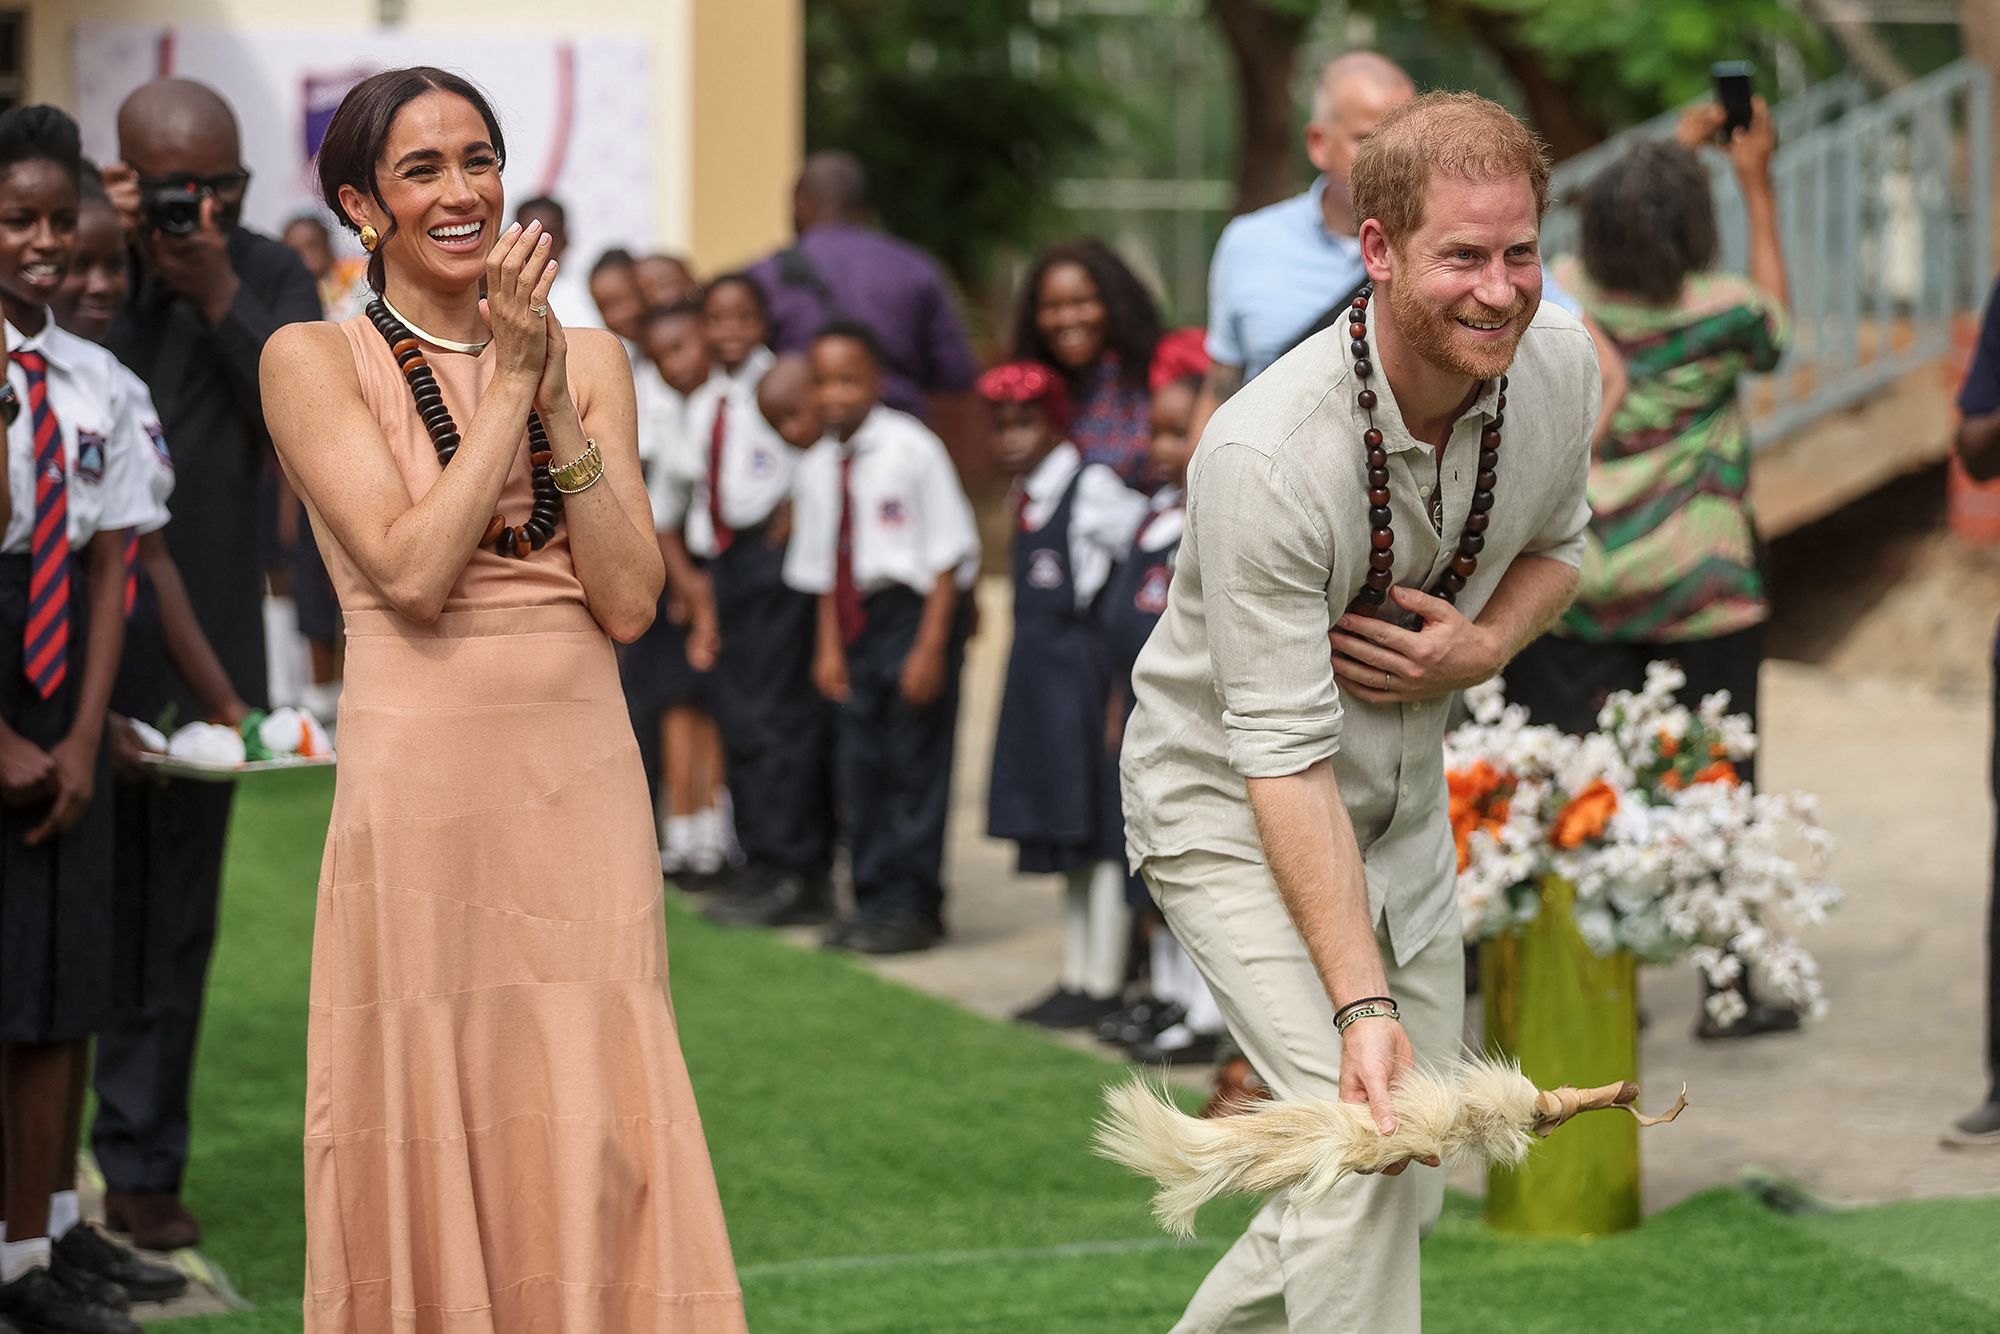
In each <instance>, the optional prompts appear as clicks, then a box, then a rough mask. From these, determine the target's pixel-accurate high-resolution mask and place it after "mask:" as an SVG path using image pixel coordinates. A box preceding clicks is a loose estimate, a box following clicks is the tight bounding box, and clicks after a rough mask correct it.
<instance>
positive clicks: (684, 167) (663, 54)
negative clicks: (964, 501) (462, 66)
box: [21, 0, 805, 272]
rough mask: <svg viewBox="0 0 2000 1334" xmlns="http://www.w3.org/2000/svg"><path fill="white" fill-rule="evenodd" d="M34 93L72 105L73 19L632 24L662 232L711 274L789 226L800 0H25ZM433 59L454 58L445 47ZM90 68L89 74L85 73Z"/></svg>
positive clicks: (356, 27)
mask: <svg viewBox="0 0 2000 1334" xmlns="http://www.w3.org/2000/svg"><path fill="white" fill-rule="evenodd" d="M21 8H22V9H24V10H25V12H26V13H27V16H28V34H27V39H28V46H27V56H28V79H27V95H28V97H29V99H30V100H33V101H46V102H53V103H56V104H57V105H67V106H74V105H76V99H75V96H74V95H75V92H76V89H75V88H74V86H73V84H72V70H71V45H70V44H71V34H72V32H73V30H74V27H75V25H76V24H78V23H155V24H159V25H161V26H181V27H208V28H215V27H229V28H278V29H293V30H299V29H305V30H312V29H339V30H347V31H361V32H365V31H369V30H372V29H376V28H379V27H381V26H382V23H381V20H382V18H383V17H384V11H385V10H386V11H388V12H389V14H390V15H391V16H393V17H394V18H395V22H396V25H397V26H398V27H401V28H403V29H406V30H408V31H412V32H437V33H439V34H440V35H448V34H449V33H451V32H454V31H459V32H496V31H507V30H523V29H526V30H540V31H555V30H564V31H568V32H571V33H575V34H577V35H585V34H589V33H594V32H605V33H631V34H637V35H640V36H642V37H643V38H644V39H645V40H647V41H648V42H649V43H650V46H651V54H652V61H653V68H654V71H655V77H656V78H657V79H658V80H659V86H658V87H657V88H656V89H655V90H654V92H655V97H654V107H655V111H654V123H653V124H652V126H651V127H649V128H650V134H651V138H652V143H653V151H654V153H655V154H656V161H657V163H658V172H657V178H656V181H657V183H656V187H655V188H656V191H657V198H656V200H655V214H656V216H657V217H658V218H659V219H660V224H659V226H660V234H659V235H658V236H657V237H655V238H653V240H654V241H655V242H656V243H657V244H659V245H661V246H663V247H666V248H669V249H672V250H676V251H681V252H683V253H690V254H691V255H692V256H693V258H694V261H695V264H696V266H697V267H698V268H700V269H701V270H703V271H704V272H714V271H716V270H718V269H720V268H723V267H727V266H731V265H735V264H738V263H741V262H743V261H745V260H747V259H750V258H753V257H755V256H756V255H758V254H761V253H763V252H765V251H767V250H769V249H770V248H771V247H773V246H774V245H777V244H779V243H780V242H782V241H783V240H785V239H786V238H787V237H789V235H790V234H791V204H790V198H791V184H792V179H793V177H794V176H795V174H796V173H797V170H798V164H799V159H800V154H801V152H802V150H803V143H804V132H805V125H804V121H805V115H804V85H803V77H804V75H803V70H804V32H803V29H804V14H803V0H581V3H573V4H571V5H568V6H550V5H548V4H546V3H540V2H538V0H478V3H472V2H471V0H22V2H21ZM438 63H440V64H450V63H451V62H450V53H449V50H448V49H446V50H441V51H440V52H439V55H438ZM81 77H82V78H86V79H87V78H88V77H89V72H88V71H84V72H82V75H81Z"/></svg>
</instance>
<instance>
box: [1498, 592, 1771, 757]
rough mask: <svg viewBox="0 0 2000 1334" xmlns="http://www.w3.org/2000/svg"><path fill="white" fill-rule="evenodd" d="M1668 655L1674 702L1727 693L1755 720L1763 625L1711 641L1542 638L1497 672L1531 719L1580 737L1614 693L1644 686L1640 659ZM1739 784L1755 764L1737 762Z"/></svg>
mask: <svg viewBox="0 0 2000 1334" xmlns="http://www.w3.org/2000/svg"><path fill="white" fill-rule="evenodd" d="M1660 659H1671V660H1672V661H1674V662H1677V663H1679V664H1680V668H1681V670H1682V671H1683V672H1685V673H1686V674H1687V684H1686V685H1685V686H1683V687H1681V692H1680V699H1681V702H1682V703H1684V704H1686V705H1687V706H1688V707H1689V708H1693V707H1694V706H1695V705H1697V704H1699V703H1701V699H1702V696H1704V695H1712V694H1714V693H1715V692H1716V691H1718V690H1727V691H1728V692H1729V697H1730V702H1729V711H1730V712H1731V713H1747V714H1749V715H1750V723H1751V726H1753V727H1754V726H1756V724H1757V672H1758V669H1759V668H1761V667H1762V666H1763V665H1764V627H1763V626H1762V625H1753V626H1751V627H1750V628H1749V629H1747V630H1738V631H1736V632H1735V633H1733V634H1727V635H1718V636H1716V637H1715V638H1714V639H1685V640H1677V641H1674V642H1671V643H1668V642H1660V643H1654V642H1650V641H1629V642H1612V643H1603V644H1592V643H1585V642H1583V641H1582V640H1577V639H1561V638H1558V637H1557V636H1555V635H1543V636H1542V637H1541V638H1540V639H1537V640H1536V641H1535V642H1534V643H1532V644H1530V645H1528V647H1527V648H1525V649H1523V650H1521V655H1520V656H1519V657H1517V658H1515V659H1514V661H1513V662H1511V663H1509V664H1508V665H1507V669H1506V670H1505V671H1504V672H1502V673H1501V675H1502V676H1503V677H1504V678H1505V679H1506V682H1507V698H1508V699H1509V700H1511V701H1512V702H1513V703H1516V704H1520V705H1523V706H1525V707H1526V708H1527V710H1528V715H1529V717H1530V718H1531V719H1532V720H1533V721H1535V722H1538V723H1549V724H1553V725H1554V726H1556V727H1559V728H1561V729H1562V730H1563V731H1565V732H1568V733H1570V734H1571V735H1572V736H1581V735H1583V734H1584V733H1586V732H1594V731H1596V730H1597V712H1598V710H1599V709H1602V708H1603V707H1604V701H1605V699H1606V698H1608V697H1609V696H1610V695H1611V694H1612V693H1613V692H1615V691H1619V690H1638V689H1639V688H1640V687H1642V686H1644V685H1645V684H1646V664H1647V663H1650V662H1654V661H1657V660H1660ZM1737 773H1738V774H1739V775H1740V776H1741V777H1742V779H1743V781H1744V782H1745V783H1751V782H1754V781H1755V777H1756V761H1755V760H1754V759H1750V760H1745V761H1743V762H1742V763H1741V764H1739V765H1738V766H1737Z"/></svg>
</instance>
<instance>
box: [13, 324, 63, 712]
mask: <svg viewBox="0 0 2000 1334" xmlns="http://www.w3.org/2000/svg"><path fill="white" fill-rule="evenodd" d="M14 360H15V361H16V362H18V363H19V364H20V367H21V369H22V370H24V371H26V372H27V375H28V412H29V414H30V420H31V421H32V422H33V423H34V428H35V527H34V532H33V535H32V537H31V539H30V541H31V545H30V547H29V550H28V628H27V631H26V634H25V641H24V649H23V653H22V656H21V661H22V662H23V663H24V664H25V665H26V668H27V673H28V681H29V684H31V685H33V686H34V687H35V690H36V691H37V693H39V694H40V695H41V697H42V698H43V699H52V698H54V696H55V693H56V691H58V690H60V689H62V684H63V681H64V679H65V678H67V677H68V675H69V478H68V475H67V473H66V471H65V469H64V467H63V443H62V431H61V430H60V429H59V428H58V427H57V425H56V414H55V412H54V411H53V410H52V409H51V408H50V407H49V381H48V370H49V363H48V359H47V358H45V357H43V356H42V354H41V353H39V352H28V351H24V352H16V353H14Z"/></svg>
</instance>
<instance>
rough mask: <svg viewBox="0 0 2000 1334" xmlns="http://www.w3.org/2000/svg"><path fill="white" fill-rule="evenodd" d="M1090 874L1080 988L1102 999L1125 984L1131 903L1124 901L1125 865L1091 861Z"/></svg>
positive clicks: (1130, 925) (1113, 994) (1122, 987)
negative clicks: (1086, 944)
mask: <svg viewBox="0 0 2000 1334" xmlns="http://www.w3.org/2000/svg"><path fill="white" fill-rule="evenodd" d="M1087 874H1088V875H1089V877H1090V882H1089V883H1090V889H1089V894H1090V936H1089V953H1088V954H1087V956H1086V962H1085V965H1084V967H1085V972H1084V977H1083V989H1084V991H1085V992H1086V993H1088V994H1089V995H1091V996H1094V997H1096V998H1097V999H1099V1000H1104V999H1106V998H1108V997H1113V996H1116V995H1117V994H1118V993H1119V992H1120V991H1122V990H1123V989H1124V987H1125V951H1126V948H1127V945H1128V944H1129V942H1130V940H1131V935H1132V905H1131V904H1129V903H1127V902H1126V901H1125V868H1124V866H1123V865H1121V864H1120V863H1118V862H1113V861H1103V862H1097V863H1094V864H1093V865H1092V866H1091V867H1090V868H1089V870H1088V872H1087Z"/></svg>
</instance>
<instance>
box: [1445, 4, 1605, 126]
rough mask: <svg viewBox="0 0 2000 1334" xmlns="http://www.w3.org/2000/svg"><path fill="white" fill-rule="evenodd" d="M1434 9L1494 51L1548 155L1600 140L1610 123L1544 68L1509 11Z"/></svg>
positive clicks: (1545, 64)
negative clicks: (1451, 16) (1516, 89)
mask: <svg viewBox="0 0 2000 1334" xmlns="http://www.w3.org/2000/svg"><path fill="white" fill-rule="evenodd" d="M1433 9H1434V12H1437V13H1440V14H1446V13H1448V14H1451V15H1453V16H1454V17H1456V18H1457V19H1458V21H1459V22H1461V23H1463V24H1464V25H1465V27H1466V30H1467V31H1469V32H1470V33H1471V34H1472V35H1473V36H1474V37H1476V38H1477V39H1478V40H1479V43H1480V44H1481V45H1482V46H1484V47H1485V48H1486V49H1487V50H1488V51H1491V52H1492V53H1493V57H1494V59H1496V60H1498V61H1499V62H1500V67H1501V68H1502V69H1504V70H1506V71H1507V74H1508V76H1509V77H1511V78H1512V79H1513V80H1514V86H1515V87H1516V88H1519V89H1520V90H1521V97H1522V99H1523V100H1525V101H1526V102H1527V104H1528V119H1529V120H1530V121H1532V122H1534V126H1535V129H1536V130H1538V131H1540V133H1541V136H1542V139H1543V141H1544V142H1546V143H1547V144H1548V146H1549V155H1550V156H1551V157H1553V158H1554V159H1555V160H1556V161H1558V162H1560V161H1562V160H1563V159H1564V158H1566V157H1574V156H1575V155H1576V154H1578V153H1581V152H1582V151H1583V150H1584V149H1586V148H1593V147H1595V146H1596V145H1598V144H1601V143H1603V142H1604V140H1605V137H1606V136H1607V135H1608V134H1609V133H1610V127H1609V126H1607V125H1605V124H1604V122H1603V121H1602V120H1601V119H1599V118H1598V117H1597V116H1595V115H1592V114H1590V113H1589V112H1587V111H1585V110H1583V108H1582V107H1581V106H1580V105H1579V99H1578V97H1577V94H1576V90H1575V89H1574V88H1573V87H1572V86H1571V85H1570V84H1568V83H1566V82H1564V81H1563V80H1562V79H1561V78H1559V77H1558V76H1557V75H1556V73H1555V72H1554V71H1553V70H1551V69H1550V68H1549V66H1548V62H1547V61H1546V60H1544V59H1543V58H1542V53H1541V52H1540V51H1537V50H1536V49H1535V48H1534V47H1532V46H1529V45H1527V44H1526V43H1525V42H1523V41H1522V40H1521V39H1520V36H1519V35H1518V34H1517V33H1516V32H1515V30H1514V20H1513V18H1512V17H1511V16H1509V15H1507V14H1503V13H1500V12H1497V11H1495V10H1491V9H1486V8H1483V7H1481V6H1479V5H1477V4H1462V3H1449V4H1447V3H1439V4H1437V5H1435V6H1434V7H1433Z"/></svg>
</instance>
